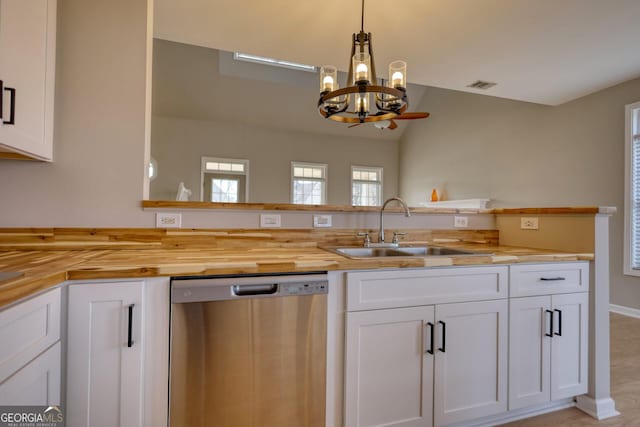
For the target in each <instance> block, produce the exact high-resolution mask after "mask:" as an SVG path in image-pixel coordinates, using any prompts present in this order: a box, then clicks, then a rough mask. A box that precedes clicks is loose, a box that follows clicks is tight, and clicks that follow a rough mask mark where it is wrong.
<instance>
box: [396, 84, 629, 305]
mask: <svg viewBox="0 0 640 427" xmlns="http://www.w3.org/2000/svg"><path fill="white" fill-rule="evenodd" d="M639 99H640V79H636V80H632V81H629V82H626V83H623V84H620V85H618V86H614V87H612V88H609V89H606V90H603V91H600V92H597V93H595V94H592V95H589V96H586V97H583V98H580V99H577V100H575V101H572V102H569V103H566V104H563V105H560V106H557V107H545V106H540V105H536V104H530V103H524V102H516V101H509V100H504V99H499V98H491V97H484V96H480V95H474V94H468V93H463V92H454V91H447V90H442V89H431V88H430V89H429V90H428V91H427V93H426V94H425V96H424V98H423V99H422V101H421V104H420V106H419V109H420V110H424V111H430V112H431V114H432V115H431V117H430V118H429V119H427V120H425V121H422V122H418V121H416V122H415V123H413V124H412V126H411V127H410V128H409V129H407V131H406V132H405V134H404V135H403V137H402V139H401V141H400V194H403V195H404V196H405V197H407V199H408V201H409V202H410V204H414V205H415V204H416V203H417V202H419V201H423V200H424V198H425V197H426V195H427V194H428V190H429V189H430V188H431V186H433V185H435V184H440V183H444V187H445V190H446V194H447V196H448V198H449V199H461V198H468V197H488V198H491V199H493V200H494V204H493V206H496V207H497V206H570V205H573V206H576V205H599V206H616V207H617V208H618V213H617V214H616V215H614V216H613V218H612V221H611V224H612V225H611V278H612V280H611V283H612V287H611V301H612V303H614V304H620V305H624V306H630V307H636V308H640V287H639V286H640V278H636V277H629V276H624V275H623V274H622V267H623V260H622V258H623V257H622V254H623V233H624V228H623V225H624V106H625V105H626V104H630V103H632V102H635V101H638V100H639Z"/></svg>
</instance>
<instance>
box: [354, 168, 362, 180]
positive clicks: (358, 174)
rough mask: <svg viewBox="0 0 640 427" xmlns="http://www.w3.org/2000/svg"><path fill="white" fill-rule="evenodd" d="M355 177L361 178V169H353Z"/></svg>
mask: <svg viewBox="0 0 640 427" xmlns="http://www.w3.org/2000/svg"><path fill="white" fill-rule="evenodd" d="M353 179H360V171H359V170H355V169H354V170H353Z"/></svg>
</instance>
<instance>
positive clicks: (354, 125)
mask: <svg viewBox="0 0 640 427" xmlns="http://www.w3.org/2000/svg"><path fill="white" fill-rule="evenodd" d="M361 124H362V123H355V124H352V125H351V126H347V127H349V128H354V127H356V126H360V125H361Z"/></svg>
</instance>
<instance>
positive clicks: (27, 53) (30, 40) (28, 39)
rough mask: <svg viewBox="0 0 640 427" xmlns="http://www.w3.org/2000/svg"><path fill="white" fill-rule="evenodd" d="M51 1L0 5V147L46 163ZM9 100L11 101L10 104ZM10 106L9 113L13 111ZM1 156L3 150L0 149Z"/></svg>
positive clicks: (4, 0)
mask: <svg viewBox="0 0 640 427" xmlns="http://www.w3.org/2000/svg"><path fill="white" fill-rule="evenodd" d="M55 29H56V1H55V0H29V1H24V0H2V1H0V80H2V81H3V85H4V87H5V88H11V89H12V90H15V92H14V93H13V95H12V94H11V93H10V91H9V90H3V91H2V92H3V93H2V97H3V101H4V102H3V107H4V108H3V115H2V116H3V117H2V118H3V121H4V122H8V121H10V116H11V114H12V113H13V115H14V122H15V123H13V124H0V148H2V146H7V147H11V148H15V151H17V152H19V153H21V154H26V155H29V156H35V157H37V158H40V159H45V160H50V159H51V157H52V149H51V147H52V145H51V144H52V137H53V94H54V85H55V78H54V74H55ZM12 96H13V98H14V99H13V101H12V99H11V98H12ZM12 104H13V108H12ZM0 151H3V150H0Z"/></svg>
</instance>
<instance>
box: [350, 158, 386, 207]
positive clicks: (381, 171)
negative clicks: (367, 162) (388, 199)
mask: <svg viewBox="0 0 640 427" xmlns="http://www.w3.org/2000/svg"><path fill="white" fill-rule="evenodd" d="M354 169H358V170H363V171H369V172H377V173H378V174H379V176H380V180H379V181H378V182H379V183H380V200H378V204H377V205H373V206H382V200H383V196H382V192H383V191H384V168H383V167H382V166H358V165H351V174H350V175H349V176H350V177H351V180H350V183H351V185H350V189H349V195H350V198H349V201H350V202H351V204H352V205H353V183H354V181H357V182H363V183H372V182H374V181H361V180H354V179H353V171H354ZM354 206H355V205H354Z"/></svg>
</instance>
